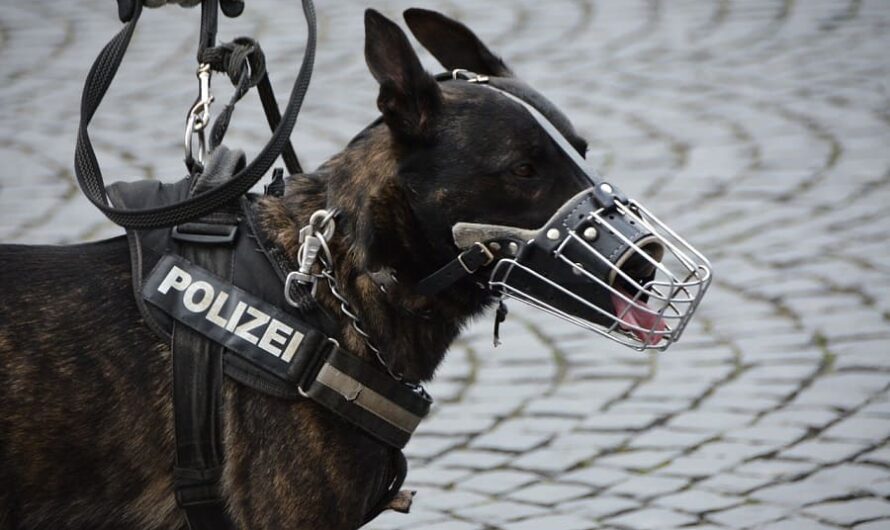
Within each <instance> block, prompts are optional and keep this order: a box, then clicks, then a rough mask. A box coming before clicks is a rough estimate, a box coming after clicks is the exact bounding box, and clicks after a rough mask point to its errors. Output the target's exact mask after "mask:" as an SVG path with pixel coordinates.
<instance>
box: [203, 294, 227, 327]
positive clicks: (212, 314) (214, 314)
mask: <svg viewBox="0 0 890 530" xmlns="http://www.w3.org/2000/svg"><path fill="white" fill-rule="evenodd" d="M228 299H229V295H228V293H226V292H225V291H220V292H219V294H218V295H216V300H214V301H213V305H212V306H210V311H208V312H207V316H206V317H205V318H206V319H207V320H209V321H211V322H213V323H214V324H216V325H217V326H219V327H221V328H225V327H226V323H227V320H226V319H225V318H223V317H221V316H220V315H219V312H220V311H222V308H223V306H224V305H225V304H226V300H228Z"/></svg>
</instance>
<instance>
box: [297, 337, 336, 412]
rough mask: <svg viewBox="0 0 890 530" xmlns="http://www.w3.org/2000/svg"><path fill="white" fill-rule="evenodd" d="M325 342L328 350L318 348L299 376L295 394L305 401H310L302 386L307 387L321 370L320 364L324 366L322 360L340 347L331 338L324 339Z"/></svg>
mask: <svg viewBox="0 0 890 530" xmlns="http://www.w3.org/2000/svg"><path fill="white" fill-rule="evenodd" d="M325 339H326V341H327V342H328V343H329V344H330V347H328V348H322V347H319V348H317V349H316V352H315V355H313V356H312V358H311V359H310V360H309V361H308V362H307V363H306V364H305V365H304V368H303V373H302V374H301V375H300V378H299V381H298V383H297V392H299V394H300V395H301V396H303V397H304V398H306V399H312V397H311V396H310V395H309V393H308V392H307V391H306V389H305V388H303V387H304V386H306V387H308V386H309V385H311V384H312V382H313V381H314V380H315V377H316V376H317V375H318V372H319V370H321V366H322V364H324V362H323V361H324V360H325V359H327V358H328V356H329V355H330V354H331V352H333V351H334V350H335V349H337V348H339V347H340V343H339V342H338V341H337V339H332V338H331V337H325Z"/></svg>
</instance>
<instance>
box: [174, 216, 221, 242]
mask: <svg viewBox="0 0 890 530" xmlns="http://www.w3.org/2000/svg"><path fill="white" fill-rule="evenodd" d="M237 234H238V225H219V224H213V223H201V222H195V223H185V224H181V225H176V226H174V227H173V230H172V231H171V232H170V237H171V238H173V239H175V240H177V241H184V242H186V243H198V244H204V245H231V244H232V243H234V241H235V236H236V235H237Z"/></svg>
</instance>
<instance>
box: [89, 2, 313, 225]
mask: <svg viewBox="0 0 890 530" xmlns="http://www.w3.org/2000/svg"><path fill="white" fill-rule="evenodd" d="M208 3H211V4H213V5H212V6H208V5H207V4H208ZM217 5H218V0H205V2H204V9H205V11H204V12H202V28H204V29H202V43H204V44H206V43H207V42H210V39H209V36H210V35H211V34H215V31H210V29H209V28H214V29H215V15H210V13H209V12H210V11H214V10H215V9H216V7H217ZM302 5H303V13H304V15H305V18H306V25H307V29H308V31H307V37H306V51H305V54H304V55H303V62H302V64H301V65H300V72H299V75H298V76H297V79H296V81H295V82H294V86H293V89H292V91H291V95H290V99H289V100H288V103H287V106H286V107H285V109H284V113H283V116H282V117H281V121H280V123H279V124H278V126H277V127H276V128H275V132H274V133H273V134H272V138H271V139H270V140H269V142H268V143H267V144H266V146H265V147H264V148H263V149H262V150H261V151H260V153H259V154H258V155H257V156H256V158H255V159H253V160H252V161H251V162H250V163H249V164H247V167H245V168H244V169H243V170H242V171H240V172H238V174H237V175H235V176H234V177H233V178H232V179H231V180H228V181H226V182H225V183H223V184H221V185H219V186H218V187H216V188H213V189H211V190H208V191H206V192H204V193H200V194H198V195H195V196H194V197H190V198H188V199H186V200H184V201H182V202H180V203H177V204H172V205H167V206H161V207H157V208H146V209H142V210H122V209H118V208H114V207H112V206H110V205H109V203H108V197H107V195H106V193H105V181H104V180H103V178H102V172H101V170H100V168H99V163H98V160H97V159H96V153H95V151H94V150H93V146H92V143H91V142H90V136H89V132H88V127H89V124H90V122H91V121H92V119H93V116H94V115H95V113H96V110H97V109H98V108H99V105H100V104H101V103H102V99H103V98H104V96H105V93H106V92H107V91H108V87H109V86H110V85H111V82H112V80H113V79H114V76H115V74H116V73H117V70H118V68H119V67H120V63H121V61H122V60H123V57H124V54H125V53H126V51H127V47H128V46H129V44H130V40H131V38H132V36H133V31H134V29H135V28H136V24H137V22H138V21H139V17H140V15H141V13H142V5H141V2H137V3H136V4H135V6H134V8H133V15H132V18H131V19H130V21H129V22H127V24H125V25H124V27H123V29H121V31H120V32H119V33H118V34H117V35H115V36H114V37H113V38H112V39H111V41H109V42H108V44H106V45H105V47H104V48H103V49H102V51H101V52H100V53H99V56H98V57H96V60H95V61H94V62H93V66H92V67H91V68H90V72H89V74H88V75H87V79H86V82H85V83H84V90H83V96H82V98H81V109H80V126H79V128H78V133H77V146H76V148H75V155H74V170H75V173H76V175H77V182H78V184H79V185H80V187H81V189H82V190H83V192H84V194H85V195H86V196H87V198H88V199H89V200H90V202H92V203H93V204H94V205H95V206H96V207H97V208H99V210H100V211H102V213H103V214H105V216H106V217H108V218H109V219H111V220H112V221H113V222H114V223H116V224H118V225H121V226H123V227H126V228H131V229H138V230H142V229H149V228H161V227H165V226H172V225H176V224H180V223H185V222H188V221H191V220H194V219H196V218H199V217H202V216H204V215H206V214H209V213H211V212H213V211H214V210H216V209H218V208H220V207H222V206H223V205H225V204H226V203H228V202H230V201H232V200H234V199H237V198H238V197H240V196H241V195H243V194H245V193H247V192H248V191H249V190H250V188H251V187H253V185H254V184H256V183H257V182H258V181H259V180H260V179H261V178H262V177H263V175H265V174H266V172H267V171H268V170H269V169H270V168H271V167H272V164H274V163H275V160H276V159H277V158H278V157H279V156H280V155H281V153H282V150H283V149H284V148H285V145H286V144H287V142H288V141H289V138H290V133H291V131H292V130H293V128H294V125H295V124H296V121H297V115H298V114H299V112H300V107H301V106H302V104H303V99H304V98H305V96H306V92H307V90H308V88H309V81H310V80H311V77H312V66H313V64H314V62H315V41H316V20H315V6H314V5H313V3H312V0H302ZM210 7H213V8H214V9H209V8H210ZM205 22H206V25H205ZM213 40H215V39H213ZM267 114H268V111H267Z"/></svg>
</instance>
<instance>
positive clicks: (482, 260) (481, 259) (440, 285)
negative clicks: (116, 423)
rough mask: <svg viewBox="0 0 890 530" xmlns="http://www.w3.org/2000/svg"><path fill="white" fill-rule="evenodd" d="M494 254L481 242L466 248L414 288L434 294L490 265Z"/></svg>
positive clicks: (424, 293)
mask: <svg viewBox="0 0 890 530" xmlns="http://www.w3.org/2000/svg"><path fill="white" fill-rule="evenodd" d="M494 260H495V256H494V254H493V253H492V252H491V251H490V250H489V249H488V248H487V247H486V246H485V245H483V244H482V243H481V242H479V243H476V244H475V245H473V246H472V247H470V248H468V249H467V250H464V251H463V252H461V253H460V254H458V255H457V257H456V258H454V259H453V260H451V261H449V262H448V263H447V264H446V265H445V266H443V267H442V268H441V269H439V270H437V271H436V272H434V273H432V274H430V275H429V276H427V277H426V278H424V279H423V280H421V281H420V283H418V284H417V286H416V287H415V288H414V290H415V291H416V292H417V293H418V294H421V295H424V296H434V295H436V294H438V293H440V292H442V291H443V290H445V289H446V288H448V287H450V286H452V285H454V284H455V283H456V282H458V281H460V280H462V279H464V278H467V277H470V276H472V275H473V274H475V273H476V272H477V271H479V269H481V268H483V267H485V266H487V265H490V264H491V263H492V262H493V261H494Z"/></svg>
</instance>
